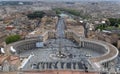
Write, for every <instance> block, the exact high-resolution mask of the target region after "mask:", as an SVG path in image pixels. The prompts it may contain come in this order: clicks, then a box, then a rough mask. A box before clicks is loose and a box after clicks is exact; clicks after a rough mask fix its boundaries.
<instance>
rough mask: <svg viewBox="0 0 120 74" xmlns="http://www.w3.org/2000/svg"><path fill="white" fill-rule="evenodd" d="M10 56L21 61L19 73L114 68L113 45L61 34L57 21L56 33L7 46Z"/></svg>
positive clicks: (62, 25)
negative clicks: (18, 57)
mask: <svg viewBox="0 0 120 74" xmlns="http://www.w3.org/2000/svg"><path fill="white" fill-rule="evenodd" d="M7 49H10V52H11V54H14V55H18V56H20V57H21V58H23V57H26V59H25V60H23V62H22V64H21V66H20V67H19V70H20V71H31V70H32V71H44V70H73V71H85V72H99V71H104V70H105V69H108V68H110V67H111V66H114V63H115V62H116V57H117V56H118V50H117V48H116V47H114V46H113V45H111V44H109V43H106V42H103V41H98V40H90V39H87V38H85V37H84V35H78V34H76V33H75V32H74V31H72V30H65V23H64V20H63V19H62V18H61V19H59V20H58V24H57V27H56V30H54V31H46V32H45V33H44V34H43V35H42V36H37V37H36V38H31V39H25V40H22V41H18V42H15V43H13V44H10V45H8V46H7Z"/></svg>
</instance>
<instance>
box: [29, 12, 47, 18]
mask: <svg viewBox="0 0 120 74" xmlns="http://www.w3.org/2000/svg"><path fill="white" fill-rule="evenodd" d="M44 15H45V13H44V12H43V11H35V12H33V13H30V14H28V15H27V17H28V18H29V19H36V18H42V17H43V16H44Z"/></svg>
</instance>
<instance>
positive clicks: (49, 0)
mask: <svg viewBox="0 0 120 74" xmlns="http://www.w3.org/2000/svg"><path fill="white" fill-rule="evenodd" d="M0 1H120V0H0Z"/></svg>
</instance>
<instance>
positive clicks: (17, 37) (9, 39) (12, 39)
mask: <svg viewBox="0 0 120 74" xmlns="http://www.w3.org/2000/svg"><path fill="white" fill-rule="evenodd" d="M20 39H21V37H20V35H11V36H8V37H7V38H6V39H5V42H6V43H7V44H9V43H13V42H16V41H18V40H20Z"/></svg>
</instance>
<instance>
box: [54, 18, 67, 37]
mask: <svg viewBox="0 0 120 74" xmlns="http://www.w3.org/2000/svg"><path fill="white" fill-rule="evenodd" d="M56 30H57V33H56V35H57V38H64V37H65V33H64V30H65V24H64V19H63V18H60V19H59V20H58V23H57V28H56Z"/></svg>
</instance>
